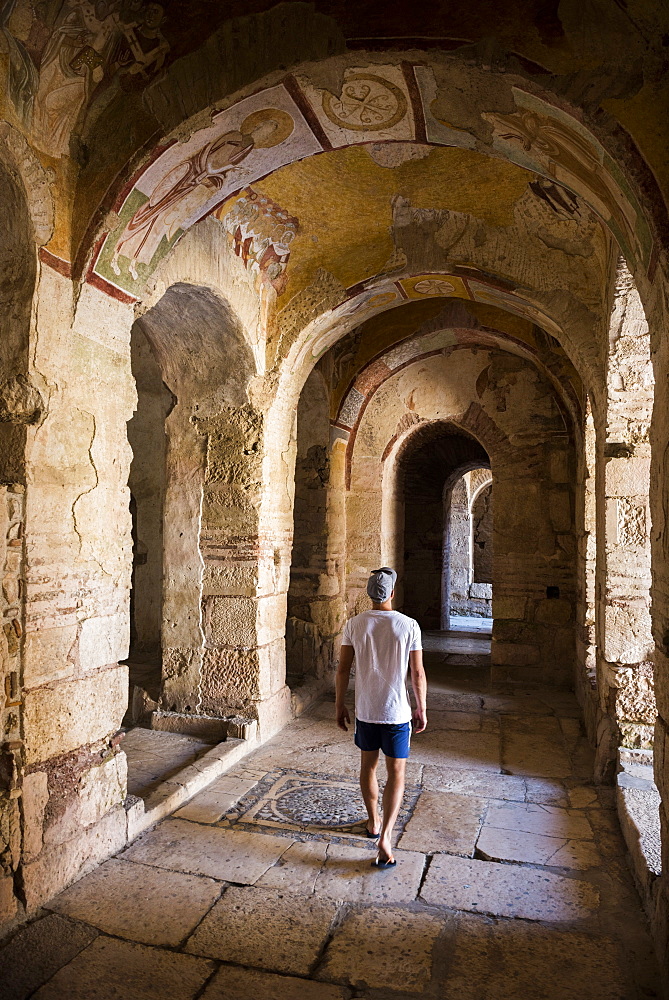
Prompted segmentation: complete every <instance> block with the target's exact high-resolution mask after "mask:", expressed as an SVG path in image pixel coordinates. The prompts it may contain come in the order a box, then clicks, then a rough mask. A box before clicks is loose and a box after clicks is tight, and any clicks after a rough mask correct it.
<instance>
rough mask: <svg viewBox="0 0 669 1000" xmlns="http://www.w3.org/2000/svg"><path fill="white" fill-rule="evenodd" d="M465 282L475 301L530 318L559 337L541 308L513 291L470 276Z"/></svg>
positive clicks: (556, 328)
mask: <svg viewBox="0 0 669 1000" xmlns="http://www.w3.org/2000/svg"><path fill="white" fill-rule="evenodd" d="M467 284H468V286H469V290H470V292H471V294H472V298H473V299H474V300H475V301H476V302H482V303H483V304H484V305H491V306H497V308H498V309H506V310H508V311H509V312H512V313H515V314H516V315H517V316H522V317H523V318H525V319H530V320H531V321H532V322H533V323H537V324H538V325H539V326H541V327H543V329H544V330H546V332H547V333H550V334H551V335H552V336H554V337H556V338H559V337H560V335H561V332H560V329H559V328H558V327H557V326H556V325H555V323H554V322H553V321H552V320H551V319H550V318H549V317H548V316H547V315H546V314H545V313H544V312H543V311H542V310H541V309H539V308H537V306H535V305H533V304H531V303H529V302H527V301H526V300H524V299H523V298H522V297H520V296H518V295H516V294H515V293H513V292H509V291H505V290H504V289H501V288H495V287H494V286H493V285H487V284H484V283H483V282H482V281H475V280H474V279H472V278H468V279H467Z"/></svg>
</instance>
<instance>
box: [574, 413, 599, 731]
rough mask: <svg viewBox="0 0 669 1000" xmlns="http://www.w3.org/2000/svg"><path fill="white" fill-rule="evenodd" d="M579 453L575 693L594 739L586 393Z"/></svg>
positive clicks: (590, 440) (590, 449)
mask: <svg viewBox="0 0 669 1000" xmlns="http://www.w3.org/2000/svg"><path fill="white" fill-rule="evenodd" d="M581 437H582V448H581V451H580V454H579V456H578V473H577V482H578V488H579V493H578V496H577V508H576V510H577V514H576V537H577V554H578V596H577V601H576V673H575V686H576V693H577V696H578V699H579V702H580V704H581V707H582V709H583V713H584V717H585V723H586V727H587V730H588V734H589V736H590V738H591V739H592V740H593V742H596V732H597V725H598V718H597V715H598V708H597V694H596V687H597V640H596V633H595V618H596V614H595V607H596V600H595V579H596V565H597V498H596V490H595V465H596V432H595V421H594V418H593V414H592V408H591V404H590V399H589V397H588V398H587V399H586V412H585V419H584V424H583V431H582V435H581Z"/></svg>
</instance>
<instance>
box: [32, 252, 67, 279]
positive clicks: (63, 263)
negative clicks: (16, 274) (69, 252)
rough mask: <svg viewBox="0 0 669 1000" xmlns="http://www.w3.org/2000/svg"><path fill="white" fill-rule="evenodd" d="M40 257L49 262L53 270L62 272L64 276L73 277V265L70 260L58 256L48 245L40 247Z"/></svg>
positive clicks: (43, 261)
mask: <svg viewBox="0 0 669 1000" xmlns="http://www.w3.org/2000/svg"><path fill="white" fill-rule="evenodd" d="M38 256H39V259H40V260H41V262H42V263H43V264H47V265H48V266H49V267H50V268H51V269H52V270H53V271H57V272H58V274H62V276H63V277H64V278H70V280H71V279H72V265H71V264H70V262H69V261H67V260H63V258H62V257H56V255H55V254H54V253H51V251H50V250H47V249H46V247H40V248H39V253H38Z"/></svg>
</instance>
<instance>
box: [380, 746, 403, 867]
mask: <svg viewBox="0 0 669 1000" xmlns="http://www.w3.org/2000/svg"><path fill="white" fill-rule="evenodd" d="M406 763H407V762H406V757H386V770H387V772H388V779H387V781H386V787H385V788H384V790H383V826H382V827H381V836H380V837H379V859H380V860H381V861H387V860H390V859H391V858H392V856H393V848H392V844H391V837H392V834H393V827H394V826H395V821H396V820H397V816H398V814H399V811H400V806H401V805H402V799H403V797H404V772H405V770H406Z"/></svg>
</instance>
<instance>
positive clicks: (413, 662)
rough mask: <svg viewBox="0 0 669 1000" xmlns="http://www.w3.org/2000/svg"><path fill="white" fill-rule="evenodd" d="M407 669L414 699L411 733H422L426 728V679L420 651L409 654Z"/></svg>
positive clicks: (415, 650)
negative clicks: (409, 673)
mask: <svg viewBox="0 0 669 1000" xmlns="http://www.w3.org/2000/svg"><path fill="white" fill-rule="evenodd" d="M409 669H410V671H411V687H412V688H413V693H414V697H415V699H416V708H415V710H414V713H413V731H414V733H422V732H423V730H424V729H425V728H426V727H427V677H426V676H425V669H424V667H423V650H422V649H412V650H411V652H410V653H409Z"/></svg>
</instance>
